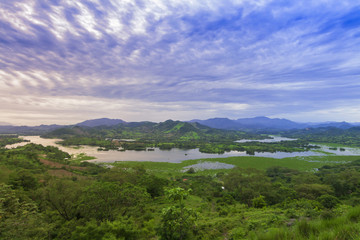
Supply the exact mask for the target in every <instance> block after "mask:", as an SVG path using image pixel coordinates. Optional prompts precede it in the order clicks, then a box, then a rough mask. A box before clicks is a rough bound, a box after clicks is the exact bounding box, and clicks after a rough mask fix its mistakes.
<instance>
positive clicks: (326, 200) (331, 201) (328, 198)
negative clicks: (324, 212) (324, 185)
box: [317, 194, 340, 209]
mask: <svg viewBox="0 0 360 240" xmlns="http://www.w3.org/2000/svg"><path fill="white" fill-rule="evenodd" d="M317 200H318V201H319V202H320V203H321V204H322V205H323V206H324V207H325V208H329V209H332V208H335V207H336V205H337V204H339V203H340V201H339V199H338V198H337V197H335V196H332V195H329V194H325V195H321V196H320V197H319V198H318V199H317Z"/></svg>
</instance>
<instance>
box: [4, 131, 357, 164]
mask: <svg viewBox="0 0 360 240" xmlns="http://www.w3.org/2000/svg"><path fill="white" fill-rule="evenodd" d="M21 138H23V139H24V140H28V141H30V142H31V143H35V144H41V145H43V146H55V147H58V148H59V149H60V150H62V151H64V152H68V153H69V154H71V155H72V154H74V155H78V154H80V153H85V154H86V155H88V156H93V157H95V158H96V159H94V160H89V161H90V162H107V163H110V162H116V161H151V162H172V163H179V162H182V161H184V160H191V159H205V158H224V157H235V156H249V155H248V154H246V152H238V151H231V152H225V153H223V154H211V153H201V152H199V149H178V148H173V149H171V150H160V149H159V148H155V149H154V151H134V150H127V151H124V152H121V151H115V150H110V151H97V149H98V147H94V146H80V147H64V146H61V145H60V144H57V142H59V141H61V139H46V138H40V137H39V136H21ZM279 139H281V140H280V141H284V140H287V139H286V138H281V137H278V138H277V139H275V140H277V141H279ZM266 140H273V139H266ZM291 140H293V139H291ZM262 141H263V140H262ZM273 141H274V140H273ZM27 143H28V142H22V143H16V144H12V145H8V146H6V147H7V148H14V147H17V146H23V145H25V144H27ZM323 152H326V153H327V154H334V155H360V150H359V149H353V148H345V151H340V150H329V148H328V147H327V146H323V145H321V152H319V151H307V152H292V153H289V152H275V153H270V152H255V155H253V156H257V157H271V158H287V157H297V156H303V157H305V156H324V155H325V153H323Z"/></svg>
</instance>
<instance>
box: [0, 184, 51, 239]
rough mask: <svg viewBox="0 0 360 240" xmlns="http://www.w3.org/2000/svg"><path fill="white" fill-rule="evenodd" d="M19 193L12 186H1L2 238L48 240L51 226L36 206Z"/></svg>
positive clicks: (0, 234) (0, 220)
mask: <svg viewBox="0 0 360 240" xmlns="http://www.w3.org/2000/svg"><path fill="white" fill-rule="evenodd" d="M18 193H19V192H17V191H15V190H12V189H11V188H10V186H7V185H4V184H0V229H1V231H0V238H1V239H4V240H6V239H9V240H12V239H46V237H47V235H48V232H49V230H50V226H49V225H48V224H47V223H46V222H45V221H44V217H43V216H42V214H41V213H39V212H38V209H37V206H36V204H35V203H34V202H33V201H31V200H30V199H29V198H27V197H23V196H18Z"/></svg>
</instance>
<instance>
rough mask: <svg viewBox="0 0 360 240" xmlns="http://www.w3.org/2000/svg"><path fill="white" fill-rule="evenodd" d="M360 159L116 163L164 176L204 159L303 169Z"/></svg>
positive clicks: (309, 169) (239, 159)
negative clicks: (141, 168)
mask: <svg viewBox="0 0 360 240" xmlns="http://www.w3.org/2000/svg"><path fill="white" fill-rule="evenodd" d="M358 159H360V156H309V157H292V158H283V159H276V158H265V157H252V156H248V157H229V158H208V159H197V160H187V161H183V162H181V163H167V162H116V163H114V164H116V165H127V166H136V165H142V166H144V167H145V168H146V169H149V170H150V171H151V172H153V173H156V174H160V175H163V176H167V175H177V174H181V173H182V172H181V170H183V168H184V167H186V166H190V165H193V164H196V163H199V162H202V161H206V162H222V163H227V164H232V165H235V166H237V167H241V168H255V169H262V170H265V169H267V168H269V167H272V166H282V167H287V168H291V169H297V170H301V171H312V170H314V169H315V168H319V167H321V166H324V165H332V164H339V163H344V162H349V161H354V160H358ZM227 171H229V170H227V169H218V170H204V171H201V172H200V173H199V174H201V175H208V174H210V175H211V174H215V173H217V172H227Z"/></svg>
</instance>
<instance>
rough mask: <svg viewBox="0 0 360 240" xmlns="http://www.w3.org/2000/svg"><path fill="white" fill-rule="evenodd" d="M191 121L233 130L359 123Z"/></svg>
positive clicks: (347, 125)
mask: <svg viewBox="0 0 360 240" xmlns="http://www.w3.org/2000/svg"><path fill="white" fill-rule="evenodd" d="M190 122H198V123H200V124H203V125H206V126H209V127H213V128H219V129H231V130H290V129H302V128H310V127H311V128H318V127H337V128H342V129H347V128H351V127H353V126H357V125H358V124H356V123H355V124H350V123H347V122H325V123H298V122H293V121H291V120H288V119H283V118H281V119H280V118H268V117H254V118H239V119H236V120H231V119H228V118H210V119H207V120H198V119H194V120H191V121H190Z"/></svg>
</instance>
